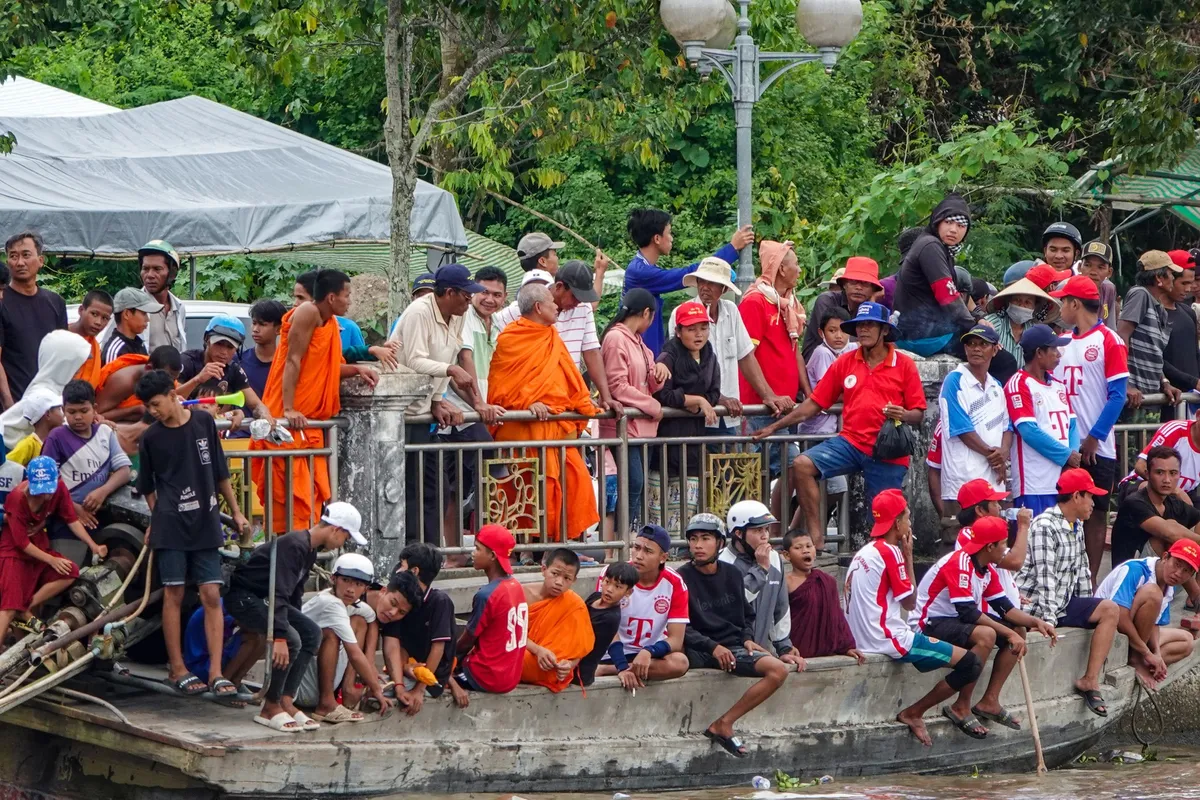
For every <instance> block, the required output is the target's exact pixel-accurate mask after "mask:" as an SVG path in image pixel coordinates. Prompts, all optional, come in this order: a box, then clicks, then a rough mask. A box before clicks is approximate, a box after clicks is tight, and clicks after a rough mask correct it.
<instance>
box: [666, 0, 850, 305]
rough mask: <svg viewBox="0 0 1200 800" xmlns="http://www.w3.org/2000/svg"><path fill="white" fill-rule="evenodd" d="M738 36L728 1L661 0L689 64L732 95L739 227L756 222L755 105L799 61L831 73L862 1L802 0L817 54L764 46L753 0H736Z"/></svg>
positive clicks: (744, 273)
mask: <svg viewBox="0 0 1200 800" xmlns="http://www.w3.org/2000/svg"><path fill="white" fill-rule="evenodd" d="M737 3H738V6H739V13H738V15H737V17H736V27H737V36H736V37H735V38H734V39H733V49H732V50H728V49H725V48H726V47H727V46H728V44H729V40H728V30H729V24H730V17H732V16H734V15H733V8H732V7H731V6H730V5H729V2H728V0H662V2H661V3H660V5H659V14H660V16H661V17H662V21H663V27H665V28H666V29H667V32H668V33H670V34H671V35H672V36H674V37H675V39H676V40H677V41H679V43H680V45H681V46H682V47H683V52H684V57H685V58H686V59H687V61H688V63H689V64H690V65H691V66H692V67H693V68H694V69H696V70H698V71H699V72H700V74H701V75H702V76H704V77H705V78H707V77H708V76H709V75H710V74H711V73H713V72H714V71H715V72H718V73H720V75H721V77H723V78H724V79H725V82H726V83H728V84H729V89H730V91H731V92H732V93H733V111H734V122H735V124H736V127H737V205H738V226H739V227H740V226H742V225H745V224H747V223H749V222H751V221H752V216H751V181H750V178H751V169H752V166H751V159H750V131H751V123H752V121H753V113H754V104H755V103H756V102H758V99H759V98H760V97H762V94H763V92H765V91H766V90H767V89H768V88H769V87H770V86H771V84H773V83H774V82H775V81H777V80H779V78H780V76H782V75H783V74H784V73H785V72H787V71H789V70H791V69H792V68H793V67H796V66H799V65H800V64H807V63H809V62H812V61H820V62H821V63H822V64H824V65H825V71H826V72H829V71H831V70H832V69H833V66H834V64H836V63H837V59H838V54H839V53H840V52H841V50H842V48H843V47H845V46H846V45H848V44H849V43H850V42H851V41H852V40H853V39H854V37H855V36H857V35H858V32H859V30H860V29H861V28H862V3H861V2H860V0H799V2H798V4H797V6H796V27H797V28H798V29H799V30H800V33H801V35H803V36H804V39H805V41H807V42H808V43H809V44H811V45H813V46H814V47H816V49H817V52H815V53H771V52H766V51H763V50H760V49H759V47H758V45H757V44H755V43H754V39H752V38H751V36H750V16H749V9H750V0H737ZM764 62H765V63H777V64H781V65H782V66H780V67H779V68H778V69H776V70H774V71H773V72H771V73H770V74H768V75H767V76H766V77H761V76H760V67H761V65H762V64H763V63H764ZM752 249H753V248H752V246H751V245H746V246H745V247H744V248H742V251H741V253H740V254H739V257H738V270H737V284H738V287H739V288H741V289H742V290H743V291H745V290H746V288H747V287H749V286H750V284H751V283H752V282H753V281H754V258H753V253H752Z"/></svg>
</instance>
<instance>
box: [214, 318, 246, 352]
mask: <svg viewBox="0 0 1200 800" xmlns="http://www.w3.org/2000/svg"><path fill="white" fill-rule="evenodd" d="M213 337H220V338H221V339H223V340H225V341H227V342H229V343H230V344H232V345H233V346H234V347H241V346H242V343H243V342H244V341H246V326H245V325H243V324H242V321H241V320H240V319H238V318H237V317H232V316H230V315H229V314H217V315H216V316H215V317H213V318H212V319H210V320H209V321H208V325H206V326H205V328H204V340H205V341H206V342H212V341H214V339H213Z"/></svg>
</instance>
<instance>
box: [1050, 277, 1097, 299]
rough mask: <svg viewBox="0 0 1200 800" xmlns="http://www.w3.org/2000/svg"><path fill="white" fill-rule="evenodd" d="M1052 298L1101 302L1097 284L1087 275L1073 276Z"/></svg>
mask: <svg viewBox="0 0 1200 800" xmlns="http://www.w3.org/2000/svg"><path fill="white" fill-rule="evenodd" d="M1050 296H1051V297H1057V298H1060V299H1061V298H1063V297H1077V298H1079V299H1080V300H1095V301H1097V302H1099V300H1100V290H1099V289H1097V288H1096V283H1095V281H1093V280H1092V279H1091V278H1089V277H1088V276H1086V275H1072V276H1071V277H1070V278H1068V279H1067V282H1066V283H1064V284H1063V285H1062V287H1061V288H1060V289H1059V290H1058V291H1056V292H1051V293H1050Z"/></svg>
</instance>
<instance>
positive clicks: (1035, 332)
mask: <svg viewBox="0 0 1200 800" xmlns="http://www.w3.org/2000/svg"><path fill="white" fill-rule="evenodd" d="M1070 341H1071V340H1070V338H1068V337H1066V336H1059V335H1058V334H1057V333H1055V332H1054V329H1053V328H1051V327H1050V326H1049V325H1030V326H1029V327H1028V328H1026V329H1025V332H1024V333H1022V334H1021V348H1022V349H1024V350H1035V349H1037V348H1039V347H1062V346H1063V345H1065V344H1067V343H1069V342H1070Z"/></svg>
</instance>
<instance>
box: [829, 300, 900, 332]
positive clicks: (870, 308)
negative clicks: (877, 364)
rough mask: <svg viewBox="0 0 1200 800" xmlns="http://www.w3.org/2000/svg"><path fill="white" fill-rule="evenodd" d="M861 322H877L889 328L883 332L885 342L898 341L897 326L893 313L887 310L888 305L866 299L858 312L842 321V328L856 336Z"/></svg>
mask: <svg viewBox="0 0 1200 800" xmlns="http://www.w3.org/2000/svg"><path fill="white" fill-rule="evenodd" d="M860 322H877V323H879V324H880V325H883V326H885V327H886V328H887V330H886V331H884V334H883V340H884V341H885V342H894V341H896V326H895V325H893V324H892V320H891V314H890V313H889V312H888V310H887V306H884V305H881V304H879V303H872V302H871V301H870V300H866V301H864V302H862V303H860V304H859V306H858V313H856V314H855V315H854V316H853V317H851V318H850V319H847V320H843V321H842V330H844V331H845V332H846V333H848V334H850V335H851V336H854V335H855V334H854V332H855V330H856V329H857V326H858V323H860Z"/></svg>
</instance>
